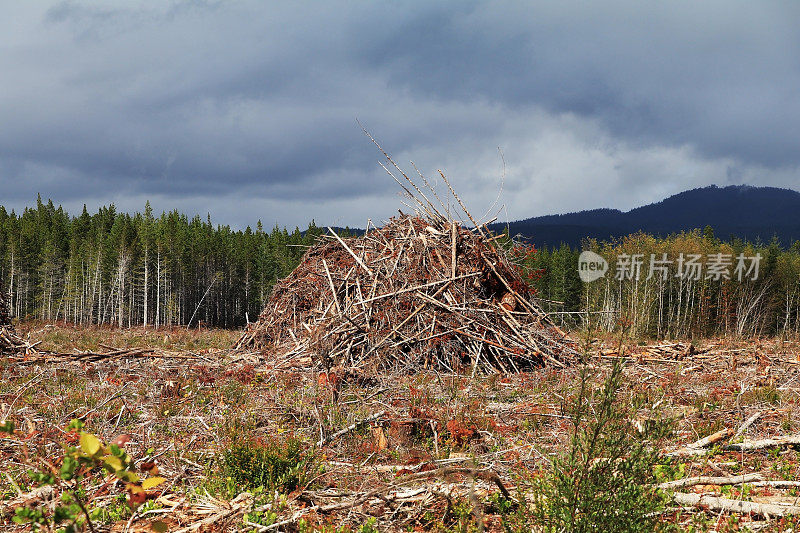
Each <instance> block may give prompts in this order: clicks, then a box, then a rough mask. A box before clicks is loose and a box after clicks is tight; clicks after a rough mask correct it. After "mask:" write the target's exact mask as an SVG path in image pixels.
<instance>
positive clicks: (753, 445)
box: [723, 435, 800, 452]
mask: <svg viewBox="0 0 800 533" xmlns="http://www.w3.org/2000/svg"><path fill="white" fill-rule="evenodd" d="M798 445H800V435H787V436H784V437H775V438H772V439H763V440H746V441H744V442H739V443H736V444H728V445H727V446H724V447H723V450H734V451H737V452H747V451H752V450H763V449H765V448H780V447H783V446H798Z"/></svg>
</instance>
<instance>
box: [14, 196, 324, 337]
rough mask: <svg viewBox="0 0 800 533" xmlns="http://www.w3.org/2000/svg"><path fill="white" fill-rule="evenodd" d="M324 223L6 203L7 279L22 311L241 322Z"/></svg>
mask: <svg viewBox="0 0 800 533" xmlns="http://www.w3.org/2000/svg"><path fill="white" fill-rule="evenodd" d="M318 234H319V230H318V229H317V228H316V227H315V226H314V225H313V223H312V224H311V225H310V226H309V228H308V229H307V231H303V232H301V231H300V230H299V229H297V228H296V229H294V230H293V231H292V232H288V231H287V230H286V229H280V228H278V227H275V228H273V229H272V230H270V231H269V232H267V231H264V230H263V228H262V227H261V223H260V222H259V224H258V226H257V227H256V229H255V230H253V229H251V228H249V227H248V228H247V229H245V230H244V231H236V230H233V229H231V228H230V227H228V226H220V225H214V224H212V222H211V220H210V218H207V219H206V220H202V219H201V218H200V217H197V216H195V217H194V218H191V219H189V218H188V217H187V216H186V215H183V214H180V213H178V212H177V211H172V212H169V213H162V214H161V215H160V216H155V215H154V214H153V212H152V209H151V208H150V206H149V204H148V205H147V206H146V207H145V210H144V213H136V214H133V215H131V214H126V213H118V212H117V211H116V210H115V208H114V206H113V205H112V206H109V207H103V208H100V209H99V210H98V212H96V213H94V214H90V213H88V212H87V211H86V208H85V207H84V210H83V212H82V213H81V214H80V215H79V216H75V217H73V216H70V214H68V213H67V212H65V210H64V209H62V208H61V207H55V206H54V205H53V202H52V201H49V202H47V203H44V202H42V200H41V199H39V200H38V202H37V206H36V208H35V209H34V208H29V209H26V210H25V211H24V212H23V213H22V214H15V213H13V212H11V213H8V212H7V211H6V209H4V208H3V207H0V279H2V280H3V287H2V288H3V290H5V291H7V292H9V293H10V296H11V297H10V301H9V304H10V307H11V309H12V312H13V313H14V315H16V316H18V317H22V318H26V317H29V318H39V319H43V320H49V321H53V320H67V321H70V322H75V323H78V324H117V325H119V326H129V325H137V324H145V325H156V326H159V325H170V324H187V323H189V322H190V320H191V321H192V323H195V324H196V323H197V322H198V321H203V322H204V323H206V324H209V325H215V326H222V327H232V326H241V325H243V324H244V323H245V320H246V318H249V319H250V320H255V318H256V317H257V316H258V313H259V312H260V311H261V308H262V304H263V302H264V300H265V299H266V296H267V294H268V292H269V290H270V288H271V287H272V284H273V283H274V282H275V280H276V279H278V278H281V277H283V276H285V275H287V274H288V273H289V272H291V270H292V269H293V268H294V266H295V264H296V263H297V261H298V260H299V258H300V256H301V255H302V254H303V252H304V251H305V247H306V246H308V245H309V244H311V243H312V242H313V241H314V239H315V237H316V236H317V235H318Z"/></svg>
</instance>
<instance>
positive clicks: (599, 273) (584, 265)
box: [578, 250, 608, 283]
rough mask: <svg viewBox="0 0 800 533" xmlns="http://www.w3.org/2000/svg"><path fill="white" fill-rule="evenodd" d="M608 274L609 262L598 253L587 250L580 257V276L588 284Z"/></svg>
mask: <svg viewBox="0 0 800 533" xmlns="http://www.w3.org/2000/svg"><path fill="white" fill-rule="evenodd" d="M606 272H608V261H606V260H605V259H603V258H602V257H600V256H599V255H597V254H596V253H594V252H590V251H588V250H586V251H583V252H581V255H580V256H578V275H579V276H580V278H581V280H583V281H585V282H586V283H589V282H591V281H595V280H597V279H600V278H602V277H603V276H605V275H606Z"/></svg>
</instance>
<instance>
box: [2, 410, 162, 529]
mask: <svg viewBox="0 0 800 533" xmlns="http://www.w3.org/2000/svg"><path fill="white" fill-rule="evenodd" d="M0 429H2V431H3V432H5V433H9V434H11V435H13V434H14V425H13V424H11V423H9V422H6V423H5V424H4V425H3V426H2V428H0ZM67 430H68V432H67V436H68V440H67V441H66V442H64V443H62V448H63V450H64V452H63V455H62V456H61V457H60V458H59V459H58V460H57V461H54V462H49V461H47V460H45V459H43V458H41V457H40V458H37V459H36V460H35V461H34V460H29V466H31V467H32V470H30V471H29V472H28V478H29V479H30V481H31V483H32V485H33V487H34V488H35V489H36V488H44V487H48V486H50V487H53V489H54V491H55V493H56V494H59V498H58V501H57V503H56V505H55V506H54V507H52V510H51V509H50V508H49V507H48V506H47V505H45V504H41V505H37V506H34V507H18V508H17V509H16V510H15V514H14V516H13V517H12V520H13V521H14V522H15V523H17V524H29V525H30V526H31V528H32V529H33V530H34V531H39V530H48V531H51V530H56V531H63V532H66V533H72V532H77V531H83V530H84V529H86V528H88V529H89V530H90V531H95V530H96V529H95V526H94V523H93V520H95V519H97V518H100V517H101V516H102V513H101V512H98V510H97V509H93V508H92V498H91V496H89V495H88V490H87V487H88V486H89V485H93V486H97V485H98V484H99V488H97V489H94V490H93V492H94V493H97V492H99V491H100V490H102V489H105V488H106V487H109V486H114V485H115V484H116V483H117V482H118V481H121V482H122V484H123V486H124V487H125V489H126V491H127V493H128V505H129V506H130V507H136V506H137V505H139V504H140V503H143V502H144V501H145V500H146V499H147V491H148V490H149V489H153V488H155V487H157V486H158V485H160V484H161V483H163V482H164V481H166V480H165V479H164V478H163V477H158V476H155V475H153V476H150V477H148V478H146V479H142V478H141V477H140V476H139V475H138V474H137V473H136V472H135V467H134V462H133V460H132V459H131V457H130V456H129V455H128V454H127V452H126V451H125V450H124V449H123V448H121V447H120V446H118V445H117V444H114V443H111V444H105V443H104V442H103V441H102V440H100V439H99V438H98V437H97V436H95V435H93V434H92V433H88V432H85V431H83V423H82V422H81V421H80V420H77V419H75V420H72V421H71V422H70V424H69V425H68V426H67ZM75 437H76V438H75ZM73 444H77V446H76V445H73ZM156 472H157V471H156V468H155V466H154V467H153V469H152V470H151V473H156Z"/></svg>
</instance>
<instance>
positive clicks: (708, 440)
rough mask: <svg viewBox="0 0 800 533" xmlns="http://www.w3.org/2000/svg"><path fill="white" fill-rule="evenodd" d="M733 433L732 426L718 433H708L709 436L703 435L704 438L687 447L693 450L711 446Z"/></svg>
mask: <svg viewBox="0 0 800 533" xmlns="http://www.w3.org/2000/svg"><path fill="white" fill-rule="evenodd" d="M731 435H733V430H732V429H731V428H724V429H721V430H719V431H717V432H716V433H712V434H711V435H708V436H707V437H703V438H702V439H700V440H698V441H696V442H693V443H691V444H689V445H688V446H686V447H687V448H689V449H693V450H696V449H698V448H706V447H708V446H711V445H712V444H716V443H717V442H719V441H721V440H725V439H727V438H728V437H730V436H731Z"/></svg>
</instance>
